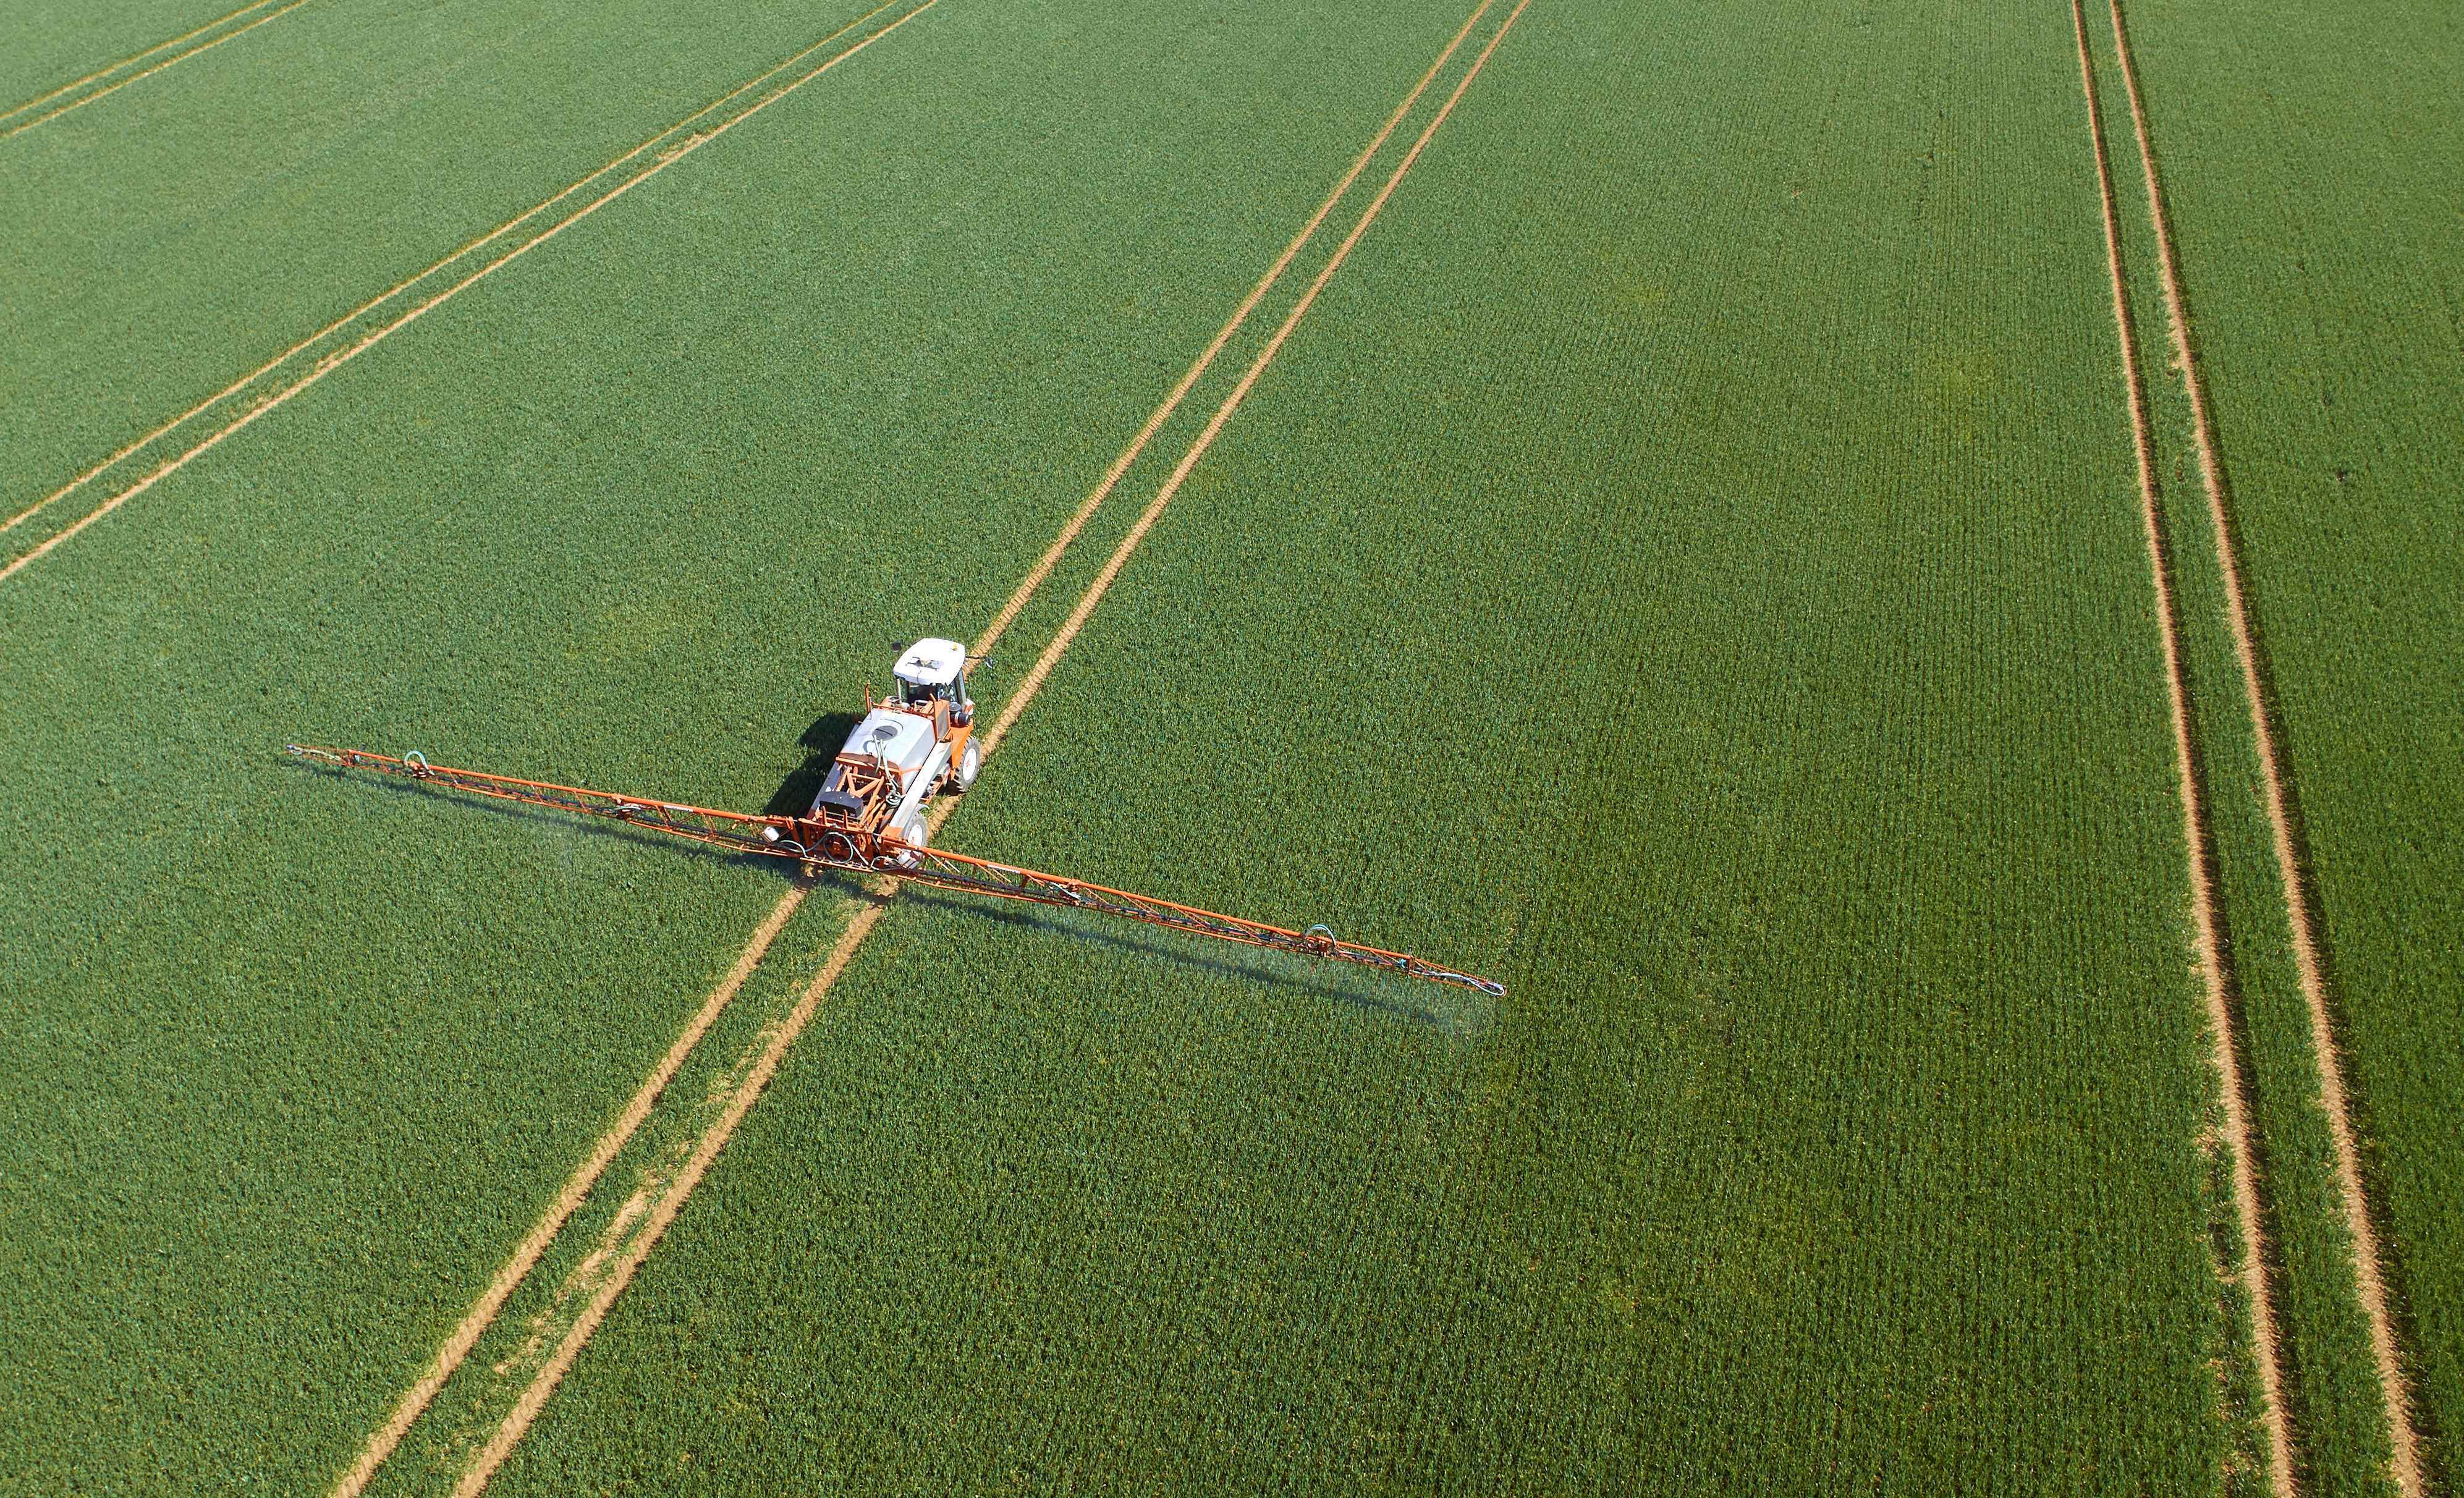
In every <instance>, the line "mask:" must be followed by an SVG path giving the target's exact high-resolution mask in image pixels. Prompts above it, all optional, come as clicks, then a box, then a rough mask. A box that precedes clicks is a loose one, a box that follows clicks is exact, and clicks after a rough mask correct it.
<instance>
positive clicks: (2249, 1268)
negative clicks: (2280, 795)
mask: <svg viewBox="0 0 2464 1498" xmlns="http://www.w3.org/2000/svg"><path fill="white" fill-rule="evenodd" d="M2071 22H2072V28H2073V31H2074V33H2076V35H2077V37H2078V40H2079V89H2080V92H2081V93H2082V94H2083V95H2084V96H2085V99H2086V103H2087V120H2088V131H2089V134H2090V137H2091V139H2092V140H2093V142H2094V143H2095V148H2096V177H2097V189H2098V192H2099V195H2100V197H2101V204H2102V209H2103V227H2104V252H2105V265H2106V269H2107V270H2108V271H2109V272H2110V273H2111V275H2112V280H2113V323H2114V332H2115V336H2116V340H2117V341H2118V342H2119V343H2120V345H2121V351H2122V375H2123V386H2124V387H2125V389H2126V391H2127V394H2128V399H2129V406H2130V444H2131V451H2132V454H2133V456H2134V459H2135V461H2136V468H2137V474H2138V478H2139V509H2140V520H2141V523H2142V525H2143V526H2144V527H2145V531H2146V535H2147V571H2148V578H2149V582H2150V584H2151V585H2152V587H2153V589H2154V592H2155V600H2156V623H2157V632H2158V637H2159V639H2160V641H2161V642H2162V646H2163V650H2164V655H2165V692H2166V699H2167V702H2166V706H2167V714H2168V716H2169V718H2170V720H2171V723H2172V728H2173V764H2174V771H2175V774H2176V776H2177V779H2178V782H2179V785H2180V790H2181V799H2182V841H2183V847H2184V849H2185V851H2186V853H2187V855H2188V861H2189V878H2190V913H2191V919H2192V922H2193V924H2194V926H2195V929H2196V944H2197V950H2198V959H2199V990H2200V994H2201V997H2202V998H2203V1000H2204V1001H2205V1003H2206V1009H2207V1021H2208V1024H2207V1029H2208V1045H2209V1061H2210V1064H2211V1065H2212V1066H2213V1067H2214V1068H2215V1070H2216V1084H2217V1090H2218V1092H2219V1094H2220V1096H2221V1098H2222V1101H2223V1104H2224V1112H2225V1135H2226V1139H2225V1147H2226V1148H2227V1149H2228V1150H2229V1151H2230V1152H2231V1154H2232V1160H2231V1167H2232V1178H2233V1216H2234V1218H2235V1220H2236V1222H2237V1223H2238V1225H2239V1227H2240V1231H2241V1272H2240V1279H2241V1284H2242V1289H2243V1291H2244V1293H2246V1294H2247V1295H2249V1297H2250V1306H2251V1340H2252V1342H2253V1343H2254V1344H2255V1345H2254V1348H2253V1353H2254V1355H2255V1358H2256V1360H2257V1363H2258V1370H2259V1379H2260V1384H2261V1387H2262V1388H2263V1389H2264V1390H2265V1398H2266V1408H2265V1409H2264V1410H2263V1411H2262V1412H2261V1418H2262V1419H2263V1420H2264V1421H2265V1423H2266V1427H2267V1446H2268V1475H2269V1480H2270V1482H2271V1484H2272V1486H2273V1488H2274V1490H2275V1492H2276V1493H2277V1495H2278V1498H2292V1494H2293V1490H2294V1489H2293V1446H2292V1438H2291V1433H2290V1431H2289V1429H2288V1428H2287V1422H2286V1421H2285V1417H2284V1394H2283V1374H2282V1350H2281V1348H2280V1346H2279V1343H2278V1337H2277V1325H2276V1309H2275V1298H2274V1295H2273V1293H2272V1288H2271V1286H2270V1285H2269V1283H2268V1272H2267V1254H2266V1242H2265V1239H2264V1236H2263V1235H2262V1232H2261V1230H2260V1225H2259V1223H2260V1214H2261V1209H2260V1204H2259V1198H2258V1178H2257V1172H2256V1169H2255V1164H2254V1157H2253V1154H2252V1149H2253V1139H2252V1134H2251V1123H2250V1092H2249V1086H2248V1083H2247V1081H2246V1079H2245V1078H2244V1077H2243V1075H2242V1067H2241V1056H2240V1052H2239V1050H2238V1049H2237V1047H2236V1046H2234V1043H2233V1035H2234V1018H2233V1012H2234V1008H2235V1004H2234V1002H2233V993H2232V980H2231V977H2230V975H2229V974H2228V973H2227V972H2226V970H2225V965H2224V943H2223V936H2222V933H2221V932H2220V931H2219V929H2218V922H2217V914H2216V893H2215V880H2214V875H2213V871H2212V870H2213V859H2214V844H2213V839H2212V837H2211V833H2210V830H2209V821H2208V812H2207V803H2206V791H2205V790H2204V788H2203V782H2202V775H2201V771H2200V765H2199V756H2198V749H2197V746H2196V745H2195V743H2194V742H2193V741H2192V739H2191V735H2190V704H2189V690H2188V688H2187V686H2186V685H2185V673H2184V671H2183V666H2182V625H2181V616H2180V609H2179V608H2178V606H2176V604H2175V601H2174V597H2173V581H2172V564H2171V562H2170V561H2169V560H2168V559H2167V554H2166V545H2165V523H2164V518H2163V509H2162V506H2163V498H2162V496H2160V495H2159V494H2158V492H2157V484H2156V468H2155V461H2154V455H2153V446H2154V443H2153V438H2152V436H2151V434H2150V430H2149V421H2148V414H2147V381H2146V378H2145V375H2144V373H2143V372H2142V371H2141V369H2140V367H2139V341H2138V336H2137V333H2136V330H2135V329H2134V328H2133V326H2132V319H2131V316H2130V291H2129V284H2128V280H2127V277H2126V276H2125V275H2124V274H2123V263H2122V225H2121V215H2120V212H2119V210H2118V209H2117V208H2116V206H2115V203H2114V191H2113V162H2112V153H2111V152H2110V151H2109V150H2108V149H2107V147H2106V144H2105V138H2104V119H2103V116H2102V114H2101V112H2100V110H2099V108H2098V101H2097V89H2096V64H2095V60H2094V57H2093V55H2092V53H2091V51H2090V49H2089V47H2088V39H2087V15H2086V11H2084V9H2083V8H2082V5H2081V0H2071Z"/></svg>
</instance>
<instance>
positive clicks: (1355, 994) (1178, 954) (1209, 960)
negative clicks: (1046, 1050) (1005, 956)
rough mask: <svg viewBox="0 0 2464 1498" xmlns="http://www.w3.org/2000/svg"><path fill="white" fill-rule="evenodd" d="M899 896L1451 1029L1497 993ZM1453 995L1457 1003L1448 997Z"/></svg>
mask: <svg viewBox="0 0 2464 1498" xmlns="http://www.w3.org/2000/svg"><path fill="white" fill-rule="evenodd" d="M899 899H900V901H901V903H908V902H913V903H914V904H917V905H923V906H927V907H930V908H932V909H935V910H939V911H946V912H949V913H951V914H955V915H960V916H964V917H966V918H968V919H971V920H984V921H995V922H999V923H1001V924H1002V925H1006V926H1011V927H1015V928H1018V929H1019V931H1020V935H1021V936H1022V937H1025V936H1030V935H1032V936H1060V937H1064V938H1066V939H1067V940H1070V941H1075V942H1082V943H1087V944H1090V945H1093V946H1099V947H1103V948H1106V949H1108V950H1111V951H1114V952H1121V953H1127V954H1133V955H1135V956H1138V957H1143V958H1150V959H1153V960H1156V961H1161V962H1166V963H1169V964H1171V965H1172V966H1174V967H1177V968H1180V969H1183V970H1185V971H1191V972H1199V973H1204V974H1206V975H1208V976H1210V977H1214V978H1222V979H1229V980H1234V981H1236V982H1240V983H1242V984H1243V985H1245V986H1248V987H1252V988H1257V989H1261V990H1272V991H1274V992H1276V993H1278V994H1301V995H1307V996H1308V997H1310V998H1313V999H1321V1000H1326V1001H1329V1002H1333V1003H1338V1004H1342V1005H1344V1006H1345V1007H1347V1008H1351V1009H1357V1010H1362V1011H1364V1012H1368V1013H1374V1014H1383V1015H1388V1016H1391V1017H1393V1018H1396V1019H1399V1020H1408V1021H1410V1022H1411V1023H1413V1024H1420V1025H1426V1026H1427V1027H1429V1028H1431V1029H1435V1030H1441V1031H1443V1032H1444V1033H1446V1034H1449V1035H1473V1034H1478V1033H1479V1032H1481V1031H1482V1030H1485V1028H1487V1026H1488V1024H1489V1022H1490V1021H1491V1020H1493V1019H1494V1017H1495V1014H1496V1007H1497V1004H1496V1001H1495V1000H1493V999H1490V998H1488V997H1486V996H1485V995H1483V994H1478V993H1473V992H1471V991H1470V990H1467V989H1465V990H1456V989H1451V988H1448V989H1442V990H1438V991H1437V992H1438V993H1439V994H1441V996H1442V997H1443V998H1444V999H1445V1000H1447V1001H1449V1002H1443V1003H1420V1002H1413V1001H1412V1000H1411V999H1408V998H1405V997H1403V996H1401V995H1400V994H1399V993H1388V992H1381V991H1380V990H1383V989H1387V988H1389V987H1390V986H1396V987H1399V985H1402V984H1404V983H1406V982H1410V981H1411V980H1406V979H1400V978H1393V977H1388V976H1384V975H1380V974H1376V973H1372V972H1370V971H1368V970H1367V969H1362V970H1360V971H1358V972H1356V973H1355V972H1353V970H1351V969H1349V968H1345V969H1343V970H1342V976H1343V980H1342V981H1338V982H1325V981H1320V980H1313V979H1309V978H1304V977H1302V976H1300V975H1299V973H1298V972H1297V971H1296V970H1297V969H1300V968H1302V967H1303V966H1304V965H1305V964H1306V965H1314V964H1316V963H1317V962H1318V961H1320V960H1321V959H1317V958H1301V957H1292V956H1287V955H1285V954H1281V953H1270V952H1258V953H1256V955H1255V956H1250V955H1247V954H1248V953H1249V951H1250V949H1247V948H1233V949H1229V950H1230V952H1231V953H1232V954H1233V955H1225V956H1217V955H1213V954H1211V953H1207V952H1202V951H1196V950H1191V946H1194V945H1195V944H1196V943H1198V942H1199V941H1202V940H1204V939H1205V938H1203V937H1198V936H1188V937H1176V936H1173V935H1172V934H1170V933H1165V932H1158V933H1156V934H1155V936H1146V935H1144V934H1143V933H1142V932H1133V931H1121V930H1109V929H1100V930H1099V929H1092V928H1090V926H1089V919H1091V917H1085V916H1079V917H1075V918H1073V916H1072V914H1071V913H1069V912H1067V911H1058V910H1056V911H1052V912H1050V913H1049V914H1047V913H1046V912H1045V910H1043V909H1042V908H1040V907H1035V906H1022V905H1015V904H1008V903H995V902H993V901H989V900H981V901H979V900H973V899H969V898H967V897H966V896H964V895H962V894H945V893H943V892H939V891H937V890H923V889H916V888H913V887H910V888H908V889H906V890H904V891H902V892H900V895H899ZM1184 943H1189V944H1190V945H1184ZM1209 945H1213V943H1209ZM1412 986H1413V987H1414V988H1416V989H1417V988H1419V987H1422V986H1426V985H1423V984H1420V983H1417V982H1413V983H1412ZM1457 1000H1459V1001H1460V1002H1454V1001H1457Z"/></svg>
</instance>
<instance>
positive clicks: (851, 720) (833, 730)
mask: <svg viewBox="0 0 2464 1498" xmlns="http://www.w3.org/2000/svg"><path fill="white" fill-rule="evenodd" d="M861 721H862V718H861V717H860V716H858V715H856V714H853V713H825V714H823V715H822V716H819V717H817V718H815V719H813V726H812V727H810V728H807V729H805V730H804V732H803V734H802V735H801V736H799V737H798V738H797V739H796V743H797V746H798V747H799V748H801V749H803V751H804V762H803V763H802V764H800V765H798V766H796V768H795V769H793V770H791V771H789V772H788V775H787V778H786V779H785V780H784V781H781V782H780V784H779V790H778V793H777V794H776V795H774V796H772V797H771V798H770V803H769V804H767V805H765V806H763V807H762V808H761V814H762V815H763V816H765V817H801V816H803V815H805V814H807V813H809V812H810V811H811V810H812V809H813V797H814V795H815V794H816V793H818V792H819V791H820V790H821V788H822V781H823V780H824V779H825V777H826V776H828V774H829V773H830V763H831V761H832V760H836V759H837V758H838V753H839V749H840V746H842V745H844V744H845V743H846V742H847V735H848V734H850V733H853V732H854V731H855V725H856V724H857V723H858V722H861Z"/></svg>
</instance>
